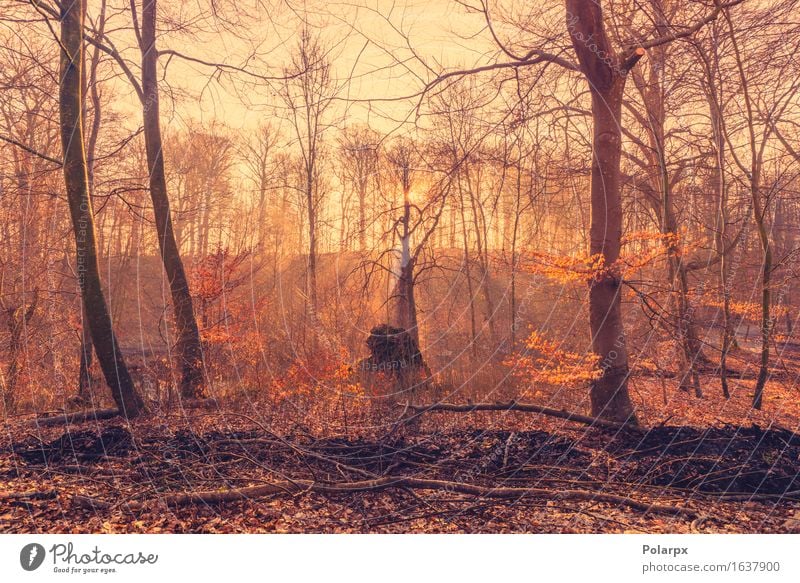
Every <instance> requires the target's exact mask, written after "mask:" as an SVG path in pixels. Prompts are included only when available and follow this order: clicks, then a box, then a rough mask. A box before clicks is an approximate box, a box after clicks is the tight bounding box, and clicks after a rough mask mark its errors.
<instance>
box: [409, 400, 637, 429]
mask: <svg viewBox="0 0 800 583" xmlns="http://www.w3.org/2000/svg"><path fill="white" fill-rule="evenodd" d="M408 409H410V410H412V411H414V414H413V416H419V415H423V414H425V413H435V412H450V413H474V412H476V411H519V412H522V413H538V414H540V415H547V416H549V417H557V418H559V419H565V420H567V421H575V422H576V423H583V424H584V425H589V426H592V427H602V428H603V429H614V430H616V431H620V430H624V431H636V432H640V433H642V432H644V431H646V429H644V428H642V427H640V426H638V425H633V424H631V423H617V422H616V421H608V420H606V419H600V418H598V417H590V416H588V415H581V414H580V413H573V412H572V411H567V410H566V409H550V408H548V407H542V406H541V405H534V404H533V403H518V402H516V401H509V402H508V403H467V404H464V405H457V404H455V403H434V404H431V405H408Z"/></svg>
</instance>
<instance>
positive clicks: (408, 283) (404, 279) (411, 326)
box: [393, 185, 419, 347]
mask: <svg viewBox="0 0 800 583" xmlns="http://www.w3.org/2000/svg"><path fill="white" fill-rule="evenodd" d="M409 191H410V185H404V187H403V199H404V202H403V218H402V219H401V223H402V228H403V231H402V233H401V234H400V273H399V274H398V277H397V282H396V284H395V288H394V293H393V296H394V298H393V299H394V306H395V309H394V324H395V325H396V326H399V327H400V328H404V329H405V330H408V333H409V334H411V336H412V337H413V338H414V341H415V342H416V345H417V346H418V347H419V327H418V326H417V303H416V300H415V299H414V258H413V257H411V227H410V221H411V201H410V199H409Z"/></svg>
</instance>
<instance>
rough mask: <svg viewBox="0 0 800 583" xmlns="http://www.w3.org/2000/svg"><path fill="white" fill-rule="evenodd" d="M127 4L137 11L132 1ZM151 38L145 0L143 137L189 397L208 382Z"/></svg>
mask: <svg viewBox="0 0 800 583" xmlns="http://www.w3.org/2000/svg"><path fill="white" fill-rule="evenodd" d="M131 7H132V9H133V12H134V14H135V12H136V10H135V3H134V2H133V1H132V2H131ZM155 43H156V0H144V2H143V4H142V24H141V36H140V48H141V53H142V91H143V93H144V103H143V117H144V138H145V148H146V151H147V167H148V170H149V172H150V197H151V199H152V201H153V211H154V215H155V222H156V228H157V229H158V245H159V250H160V253H161V260H162V262H163V264H164V271H165V272H166V275H167V280H168V282H169V289H170V294H171V296H172V308H173V311H174V314H175V326H176V327H177V336H178V346H177V353H178V358H179V359H180V363H179V365H180V371H181V385H180V392H181V396H182V397H183V398H189V399H193V398H203V397H205V396H206V387H205V379H204V375H203V351H202V346H201V344H200V331H199V329H198V327H197V320H196V319H195V313H194V305H193V301H192V295H191V292H190V289H189V281H188V278H187V277H186V270H185V269H184V266H183V260H182V259H181V253H180V249H179V248H178V244H177V241H176V239H175V231H174V229H173V226H172V215H171V211H170V202H169V195H168V193H167V179H166V173H165V171H164V156H163V144H162V139H161V118H160V112H159V95H158V51H157V50H156V44H155Z"/></svg>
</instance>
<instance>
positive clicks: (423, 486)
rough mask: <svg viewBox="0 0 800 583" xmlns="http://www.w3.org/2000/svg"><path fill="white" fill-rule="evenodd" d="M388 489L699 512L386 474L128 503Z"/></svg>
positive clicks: (595, 495) (610, 497)
mask: <svg viewBox="0 0 800 583" xmlns="http://www.w3.org/2000/svg"><path fill="white" fill-rule="evenodd" d="M388 488H411V489H419V490H440V491H446V492H457V493H459V494H469V495H472V496H480V497H485V498H522V497H525V496H536V497H540V498H545V499H548V500H582V501H586V502H604V503H608V504H616V505H619V506H626V507H628V508H632V509H634V510H639V511H641V512H656V513H660V514H671V515H681V516H685V517H687V518H690V519H694V518H696V517H697V516H698V515H697V513H696V512H695V511H693V510H690V509H688V508H683V507H680V506H667V505H661V504H651V503H649V502H645V501H641V500H636V499H634V498H629V497H627V496H619V495H616V494H608V493H605V492H592V491H589V490H548V489H546V488H522V487H498V488H493V487H488V486H480V485H477V484H467V483H463V482H449V481H445V480H433V479H425V478H414V477H408V476H396V477H391V476H390V477H384V478H376V479H374V480H362V481H357V482H340V483H320V482H313V481H310V480H294V481H281V482H272V483H266V484H262V485H259V486H249V487H245V488H235V489H231V490H208V491H199V492H187V493H183V494H169V495H166V496H163V497H161V498H159V499H158V500H157V501H149V502H148V501H145V502H140V503H131V504H128V505H127V508H128V509H129V510H140V509H143V508H144V507H146V506H149V505H152V504H154V503H161V504H163V505H165V506H167V507H179V506H189V505H193V504H220V503H225V502H236V501H242V500H253V499H256V498H261V497H264V496H271V495H276V494H296V493H302V492H316V493H320V494H346V493H353V492H377V491H380V490H385V489H388Z"/></svg>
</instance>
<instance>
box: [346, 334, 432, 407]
mask: <svg viewBox="0 0 800 583" xmlns="http://www.w3.org/2000/svg"><path fill="white" fill-rule="evenodd" d="M366 344H367V347H368V348H369V351H370V355H369V356H368V357H367V358H365V359H363V360H361V361H360V362H359V367H358V368H359V371H360V372H361V374H362V377H363V378H364V381H365V383H364V384H365V385H366V387H367V389H368V391H369V392H370V394H371V396H372V408H373V413H374V414H376V415H377V416H378V417H379V418H382V419H385V417H386V415H387V414H388V413H389V412H390V411H391V410H392V409H398V408H400V409H401V410H402V407H403V406H404V404H405V403H409V404H411V405H416V404H417V403H416V400H417V397H418V395H419V393H420V389H421V388H422V387H423V386H425V384H426V383H427V379H428V377H429V376H430V369H429V368H428V366H427V365H426V364H425V360H424V359H423V357H422V353H421V352H420V350H419V346H418V345H417V343H416V341H415V340H414V337H413V336H412V335H411V334H409V332H408V331H407V330H405V329H404V328H398V327H395V326H391V325H389V324H379V325H377V326H375V327H374V328H373V329H372V330H370V334H369V337H368V338H367V342H366Z"/></svg>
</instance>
